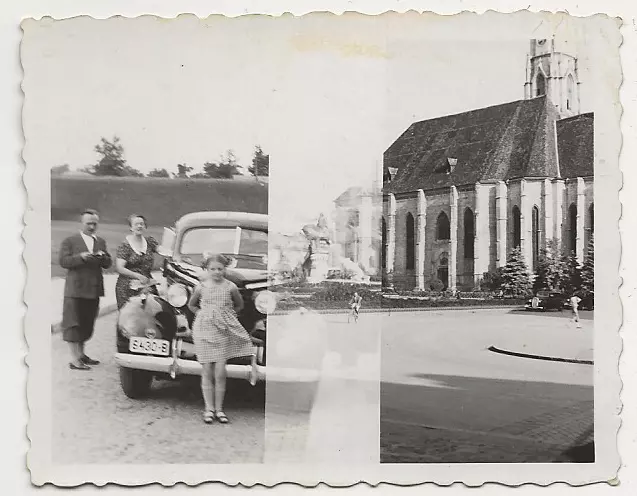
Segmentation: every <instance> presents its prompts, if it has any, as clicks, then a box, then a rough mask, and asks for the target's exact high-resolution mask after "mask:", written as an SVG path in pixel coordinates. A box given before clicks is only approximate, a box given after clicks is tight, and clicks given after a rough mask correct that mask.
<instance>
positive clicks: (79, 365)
mask: <svg viewBox="0 0 637 496" xmlns="http://www.w3.org/2000/svg"><path fill="white" fill-rule="evenodd" d="M69 368H70V369H71V370H91V367H89V366H88V365H86V364H85V363H82V362H78V363H73V362H71V363H69Z"/></svg>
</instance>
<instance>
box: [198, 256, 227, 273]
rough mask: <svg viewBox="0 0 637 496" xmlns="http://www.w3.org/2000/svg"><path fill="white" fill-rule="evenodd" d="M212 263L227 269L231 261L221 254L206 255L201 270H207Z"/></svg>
mask: <svg viewBox="0 0 637 496" xmlns="http://www.w3.org/2000/svg"><path fill="white" fill-rule="evenodd" d="M210 262H217V263H219V264H221V265H223V266H224V267H227V266H228V265H229V264H230V260H228V257H226V256H225V255H222V254H221V253H205V254H204V256H203V260H202V261H201V268H203V269H207V268H208V265H209V264H210Z"/></svg>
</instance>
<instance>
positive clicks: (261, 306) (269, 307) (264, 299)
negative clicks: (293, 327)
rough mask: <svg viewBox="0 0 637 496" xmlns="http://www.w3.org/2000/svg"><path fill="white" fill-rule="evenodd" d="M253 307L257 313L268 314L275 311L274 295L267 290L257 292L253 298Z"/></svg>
mask: <svg viewBox="0 0 637 496" xmlns="http://www.w3.org/2000/svg"><path fill="white" fill-rule="evenodd" d="M254 306H255V307H256V309H257V311H258V312H261V313H263V314H266V315H267V314H270V313H272V312H274V310H275V309H276V295H275V294H274V293H273V292H272V291H268V290H264V291H259V293H258V294H257V295H256V297H255V298H254Z"/></svg>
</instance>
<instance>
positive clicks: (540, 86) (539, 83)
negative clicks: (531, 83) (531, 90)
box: [535, 73, 546, 96]
mask: <svg viewBox="0 0 637 496" xmlns="http://www.w3.org/2000/svg"><path fill="white" fill-rule="evenodd" d="M545 94H546V79H545V78H544V76H543V75H542V73H540V74H538V75H537V78H536V79H535V96H542V95H545Z"/></svg>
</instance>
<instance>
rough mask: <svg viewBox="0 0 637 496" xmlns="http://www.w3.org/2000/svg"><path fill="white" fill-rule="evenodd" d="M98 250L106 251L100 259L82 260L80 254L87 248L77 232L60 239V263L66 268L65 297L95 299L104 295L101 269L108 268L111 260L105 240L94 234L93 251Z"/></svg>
mask: <svg viewBox="0 0 637 496" xmlns="http://www.w3.org/2000/svg"><path fill="white" fill-rule="evenodd" d="M100 250H101V251H103V252H104V253H106V255H104V256H103V257H102V259H101V260H98V259H93V260H90V259H89V260H86V261H84V260H82V257H81V256H80V254H81V253H83V252H85V251H89V249H88V247H87V246H86V243H85V242H84V238H82V235H81V234H80V233H79V232H78V233H77V234H75V235H74V236H69V237H68V238H66V239H65V240H64V241H62V246H61V247H60V265H61V266H62V267H63V268H65V269H67V270H68V272H67V274H66V282H65V284H64V296H65V297H71V298H88V299H96V298H99V297H100V296H104V277H103V276H102V269H108V268H109V267H110V266H111V263H112V260H111V256H110V255H109V254H108V251H107V250H106V241H104V239H102V238H100V237H98V236H96V237H95V243H94V246H93V253H96V252H98V251H100Z"/></svg>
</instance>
